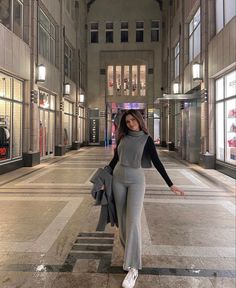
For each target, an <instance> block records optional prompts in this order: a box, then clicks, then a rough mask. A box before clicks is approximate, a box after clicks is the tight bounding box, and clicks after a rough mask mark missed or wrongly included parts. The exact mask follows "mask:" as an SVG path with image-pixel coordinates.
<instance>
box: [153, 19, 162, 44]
mask: <svg viewBox="0 0 236 288" xmlns="http://www.w3.org/2000/svg"><path fill="white" fill-rule="evenodd" d="M155 22H157V23H158V27H153V24H154V23H155ZM153 32H156V33H157V34H156V35H157V40H155V39H153V38H155V37H153ZM154 35H155V34H154ZM159 41H160V21H159V20H151V42H159Z"/></svg>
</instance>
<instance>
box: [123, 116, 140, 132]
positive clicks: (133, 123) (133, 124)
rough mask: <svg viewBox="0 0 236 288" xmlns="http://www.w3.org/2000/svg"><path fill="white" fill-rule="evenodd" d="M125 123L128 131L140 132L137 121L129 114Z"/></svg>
mask: <svg viewBox="0 0 236 288" xmlns="http://www.w3.org/2000/svg"><path fill="white" fill-rule="evenodd" d="M125 122H126V126H127V127H128V129H129V130H132V131H140V127H139V124H138V121H137V120H136V119H135V118H134V116H132V115H131V114H128V115H127V116H126V117H125Z"/></svg>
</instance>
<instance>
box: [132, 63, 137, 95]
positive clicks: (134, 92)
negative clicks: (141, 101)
mask: <svg viewBox="0 0 236 288" xmlns="http://www.w3.org/2000/svg"><path fill="white" fill-rule="evenodd" d="M137 74H138V66H137V65H133V66H132V96H137V85H138V77H137Z"/></svg>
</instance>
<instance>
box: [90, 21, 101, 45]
mask: <svg viewBox="0 0 236 288" xmlns="http://www.w3.org/2000/svg"><path fill="white" fill-rule="evenodd" d="M93 24H96V25H97V28H92V25H93ZM92 34H94V35H96V40H97V41H92ZM90 43H91V44H96V43H99V23H98V22H90Z"/></svg>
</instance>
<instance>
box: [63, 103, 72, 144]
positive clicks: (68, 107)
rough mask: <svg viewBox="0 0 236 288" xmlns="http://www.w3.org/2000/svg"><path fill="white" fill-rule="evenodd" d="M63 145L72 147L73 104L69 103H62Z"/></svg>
mask: <svg viewBox="0 0 236 288" xmlns="http://www.w3.org/2000/svg"><path fill="white" fill-rule="evenodd" d="M64 105H65V106H64V107H65V109H64V113H65V114H64V145H66V146H71V145H72V119H73V115H72V111H73V104H72V103H70V102H69V101H66V100H65V101H64Z"/></svg>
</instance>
